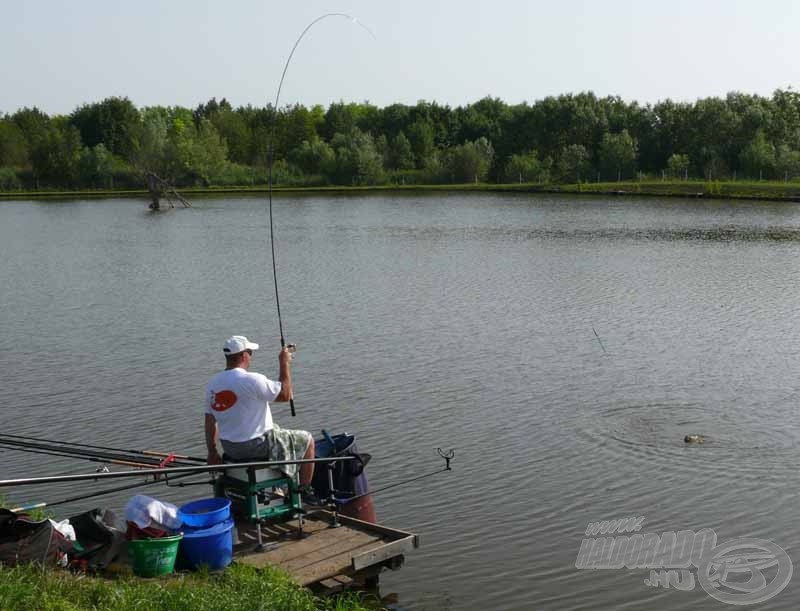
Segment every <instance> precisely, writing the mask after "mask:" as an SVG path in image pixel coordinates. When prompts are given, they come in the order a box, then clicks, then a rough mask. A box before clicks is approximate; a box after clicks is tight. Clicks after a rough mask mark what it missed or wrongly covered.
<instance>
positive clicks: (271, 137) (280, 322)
mask: <svg viewBox="0 0 800 611" xmlns="http://www.w3.org/2000/svg"><path fill="white" fill-rule="evenodd" d="M328 17H344V18H345V19H348V20H350V21H352V22H353V23H355V24H356V25H359V26H361V27H362V28H364V29H365V30H366V31H367V32H368V33H369V34H370V35H371V36H372V37H373V38H375V34H373V33H372V30H370V29H369V28H368V27H367V26H365V25H364V24H363V23H361V22H359V21H358V20H357V19H356V18H355V17H352V16H351V15H348V14H347V13H326V14H324V15H320V16H319V17H317V18H316V19H314V20H313V21H312V22H311V23H309V24H308V25H307V26H306V28H305V29H304V30H303V31H302V33H301V34H300V36H298V37H297V40H296V41H295V42H294V46H293V47H292V51H291V53H289V58H288V59H287V60H286V64H285V65H284V66H283V73H282V74H281V80H280V82H279V83H278V93H277V94H276V95H275V104H274V106H273V107H272V125H271V127H270V135H269V154H268V160H269V179H268V184H269V188H268V193H269V243H270V249H271V251H272V280H273V283H274V285H275V307H276V309H277V311H278V331H279V333H280V336H281V348H284V347H286V340H285V339H284V335H283V320H282V319H281V300H280V297H279V296H278V271H277V266H276V263H275V227H274V224H273V220H272V161H273V155H274V151H275V127H276V125H277V123H278V104H279V103H280V99H281V89H282V88H283V80H284V79H285V78H286V71H287V70H288V69H289V64H290V63H291V61H292V57H294V52H295V51H296V50H297V47H298V45H299V44H300V41H301V40H303V37H304V36H305V35H306V33H307V32H308V31H309V30H310V29H311V28H312V27H314V25H316V24H317V23H319V22H320V21H322V20H323V19H327V18H328ZM289 406H290V407H291V410H292V416H296V413H295V409H294V397H292V398H290V399H289Z"/></svg>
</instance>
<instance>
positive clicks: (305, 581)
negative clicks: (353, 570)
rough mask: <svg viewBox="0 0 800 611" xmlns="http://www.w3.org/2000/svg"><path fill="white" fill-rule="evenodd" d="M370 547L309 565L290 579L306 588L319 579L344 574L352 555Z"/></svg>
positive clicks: (362, 547)
mask: <svg viewBox="0 0 800 611" xmlns="http://www.w3.org/2000/svg"><path fill="white" fill-rule="evenodd" d="M372 545H375V543H374V542H373V543H367V544H365V545H363V546H361V547H359V548H356V549H354V550H350V551H348V552H346V553H344V554H339V555H337V556H332V557H330V558H327V559H325V560H322V561H320V562H315V563H314V564H310V565H308V566H306V567H304V568H303V569H302V570H300V571H297V572H295V573H292V579H294V581H296V582H297V583H299V584H300V585H301V586H307V585H310V584H312V583H316V582H317V581H319V580H320V579H325V578H326V577H332V576H333V575H338V574H340V573H342V572H344V570H345V569H346V568H347V567H348V566H349V565H350V562H351V560H350V559H351V557H352V554H353V553H358V552H360V551H366V550H367V549H369V547H370V546H372Z"/></svg>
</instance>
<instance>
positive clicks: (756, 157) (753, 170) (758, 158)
mask: <svg viewBox="0 0 800 611" xmlns="http://www.w3.org/2000/svg"><path fill="white" fill-rule="evenodd" d="M739 163H740V165H741V168H742V170H743V171H744V173H745V176H749V177H750V178H762V177H771V176H772V175H773V173H774V171H775V146H774V145H773V144H772V143H771V142H768V141H767V138H766V136H765V135H764V132H763V131H762V130H758V131H757V132H756V135H755V137H754V138H753V139H752V140H751V141H750V143H749V144H748V145H747V146H746V147H745V148H744V149H742V152H741V153H740V154H739Z"/></svg>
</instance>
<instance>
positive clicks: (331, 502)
mask: <svg viewBox="0 0 800 611" xmlns="http://www.w3.org/2000/svg"><path fill="white" fill-rule="evenodd" d="M334 464H335V463H329V464H328V506H329V507H330V509H331V515H332V517H331V524H330V528H339V527H340V526H341V524H340V523H339V506H338V505H337V503H336V497H335V496H334V495H333V468H334Z"/></svg>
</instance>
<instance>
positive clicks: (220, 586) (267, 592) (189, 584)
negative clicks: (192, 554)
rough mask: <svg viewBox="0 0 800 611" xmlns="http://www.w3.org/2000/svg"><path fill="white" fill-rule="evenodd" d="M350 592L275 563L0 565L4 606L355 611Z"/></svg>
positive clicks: (10, 610) (14, 609)
mask: <svg viewBox="0 0 800 611" xmlns="http://www.w3.org/2000/svg"><path fill="white" fill-rule="evenodd" d="M375 608H377V607H376V606H370V607H367V606H365V605H364V603H363V602H362V601H361V600H360V599H359V597H358V596H356V595H355V594H351V595H344V596H341V597H337V598H325V599H319V598H315V597H314V596H313V595H312V594H311V593H310V592H309V591H308V590H306V589H305V588H302V587H300V586H298V585H296V584H294V583H293V582H292V581H291V580H290V579H289V578H288V577H287V576H286V575H285V574H284V573H281V572H280V571H277V570H274V569H260V570H256V569H254V568H252V567H248V566H236V565H232V566H230V567H228V569H227V570H226V571H225V572H224V573H222V574H220V575H206V574H202V573H197V574H187V575H183V574H181V575H174V576H172V577H169V578H159V579H137V578H134V577H125V578H122V577H121V578H119V579H113V580H111V579H102V578H96V577H87V576H82V575H72V574H70V573H68V572H66V571H63V570H58V569H45V570H42V568H41V567H37V566H33V565H26V566H19V567H13V568H0V609H2V610H3V611H32V610H36V611H78V610H81V611H82V610H84V609H86V610H92V611H142V610H143V609H146V610H147V611H271V610H273V609H274V610H276V611H278V610H279V611H289V610H291V611H294V610H297V611H306V610H308V611H311V610H318V609H321V610H329V611H360V610H366V609H375Z"/></svg>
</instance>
